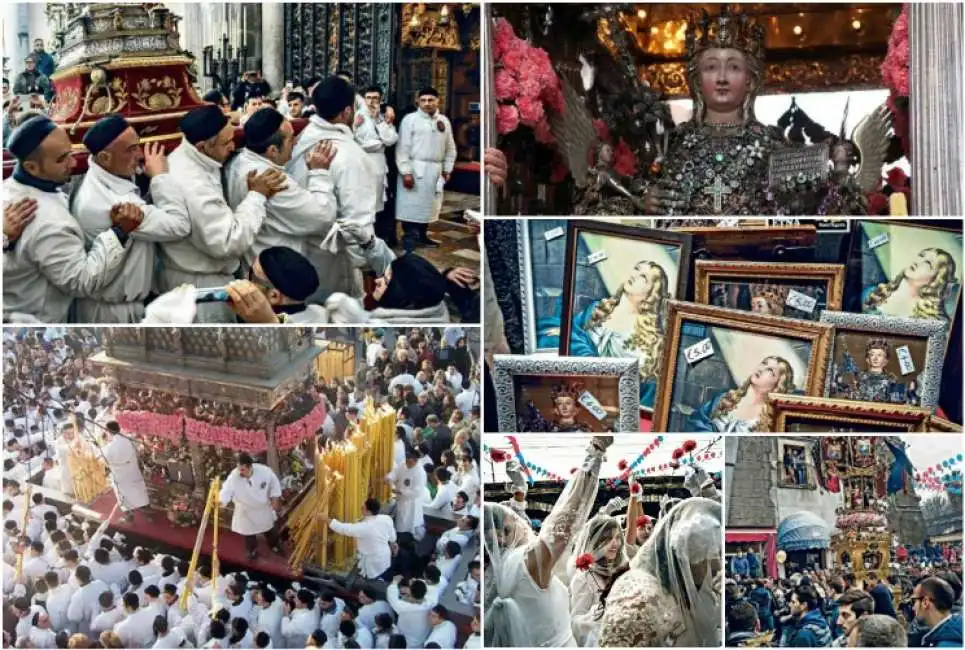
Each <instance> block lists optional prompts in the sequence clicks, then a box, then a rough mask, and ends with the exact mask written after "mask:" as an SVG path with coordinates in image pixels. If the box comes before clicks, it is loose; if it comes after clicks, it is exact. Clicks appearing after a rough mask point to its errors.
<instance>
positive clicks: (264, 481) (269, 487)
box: [220, 463, 281, 535]
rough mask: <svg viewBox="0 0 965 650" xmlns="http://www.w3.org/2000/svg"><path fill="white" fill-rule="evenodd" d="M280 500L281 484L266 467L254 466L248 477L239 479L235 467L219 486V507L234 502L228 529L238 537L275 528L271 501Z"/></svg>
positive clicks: (256, 464) (240, 476) (257, 464)
mask: <svg viewBox="0 0 965 650" xmlns="http://www.w3.org/2000/svg"><path fill="white" fill-rule="evenodd" d="M280 498H281V483H280V482H279V481H278V477H277V476H275V473H274V472H273V471H271V468H269V467H268V466H267V465H262V464H261V463H255V464H254V465H252V467H251V477H250V478H245V477H243V476H242V475H241V474H240V473H239V471H238V468H237V467H236V468H235V469H233V470H231V473H230V474H228V478H227V479H226V480H225V482H224V484H223V485H222V486H221V495H220V499H221V505H223V506H226V505H228V503H229V502H234V505H235V511H234V515H233V516H232V517H231V530H232V531H233V532H235V533H238V534H239V535H257V534H259V533H264V532H265V531H267V530H270V529H271V527H272V526H274V525H275V511H274V510H273V509H272V507H271V499H280Z"/></svg>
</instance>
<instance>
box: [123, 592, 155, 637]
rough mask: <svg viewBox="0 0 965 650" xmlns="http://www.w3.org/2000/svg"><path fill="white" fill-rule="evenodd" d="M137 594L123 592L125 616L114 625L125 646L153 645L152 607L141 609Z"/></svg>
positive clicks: (153, 613) (153, 614) (153, 615)
mask: <svg viewBox="0 0 965 650" xmlns="http://www.w3.org/2000/svg"><path fill="white" fill-rule="evenodd" d="M140 603H141V599H140V598H138V597H137V594H124V611H125V612H127V618H125V619H124V620H123V621H121V622H119V623H118V624H116V625H115V626H114V632H115V633H117V636H119V637H120V638H121V643H123V644H124V645H123V647H125V648H150V647H151V646H153V645H154V617H155V616H157V612H156V611H155V610H154V609H141V608H140Z"/></svg>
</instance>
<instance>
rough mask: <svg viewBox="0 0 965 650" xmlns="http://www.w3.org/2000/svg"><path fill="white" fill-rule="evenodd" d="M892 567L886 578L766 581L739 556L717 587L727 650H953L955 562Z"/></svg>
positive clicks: (956, 642) (835, 573)
mask: <svg viewBox="0 0 965 650" xmlns="http://www.w3.org/2000/svg"><path fill="white" fill-rule="evenodd" d="M748 556H753V560H756V569H755V568H753V566H755V564H754V563H753V562H748ZM892 566H893V570H892V572H891V573H890V575H888V576H887V578H885V577H884V576H882V575H879V573H878V572H874V571H872V572H869V573H868V574H867V575H866V576H864V579H863V580H859V579H858V578H857V577H856V576H855V574H854V573H853V572H850V571H843V570H828V569H819V568H816V569H804V570H803V571H801V572H799V573H795V574H794V575H792V576H790V577H789V578H784V579H772V578H767V577H762V573H761V567H760V561H759V559H758V558H757V556H756V554H753V553H747V554H746V555H745V554H742V557H741V558H740V559H736V558H735V561H732V562H731V573H730V576H731V577H730V578H729V579H728V581H727V584H726V586H725V602H726V618H727V646H728V647H758V648H760V647H782V648H785V647H792V648H820V647H829V646H830V647H858V648H905V647H907V648H961V647H962V609H961V606H962V581H961V564H960V563H958V562H957V561H956V562H955V563H954V564H952V563H950V562H949V561H947V560H946V559H945V558H944V557H941V556H940V557H939V558H938V559H936V560H934V561H929V562H922V563H918V562H907V561H905V562H895V563H894V564H893V565H892ZM735 568H737V569H742V570H743V571H744V573H735V572H734V571H733V570H734V569H735Z"/></svg>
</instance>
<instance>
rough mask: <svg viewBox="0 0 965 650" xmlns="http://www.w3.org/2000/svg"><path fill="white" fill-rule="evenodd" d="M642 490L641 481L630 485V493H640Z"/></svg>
mask: <svg viewBox="0 0 965 650" xmlns="http://www.w3.org/2000/svg"><path fill="white" fill-rule="evenodd" d="M640 490H641V488H640V484H639V483H634V484H633V485H631V486H630V494H640Z"/></svg>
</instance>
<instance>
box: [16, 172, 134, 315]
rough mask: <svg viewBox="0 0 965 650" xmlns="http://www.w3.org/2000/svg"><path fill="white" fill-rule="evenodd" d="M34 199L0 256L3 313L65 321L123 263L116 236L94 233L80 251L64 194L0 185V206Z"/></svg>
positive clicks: (80, 236) (76, 227) (80, 238)
mask: <svg viewBox="0 0 965 650" xmlns="http://www.w3.org/2000/svg"><path fill="white" fill-rule="evenodd" d="M24 198H30V199H35V200H36V201H37V214H36V216H35V217H34V220H33V221H32V222H30V223H29V224H27V227H26V228H24V230H23V234H22V235H21V236H20V239H18V240H17V242H16V244H15V246H14V248H13V250H12V251H10V252H5V253H4V254H3V313H4V316H6V315H8V314H11V313H18V314H28V315H30V316H33V317H34V318H36V319H37V320H39V321H41V322H44V323H66V322H67V312H68V310H69V309H70V303H71V301H73V299H74V298H76V297H78V296H91V295H94V294H95V293H96V292H97V291H99V290H101V289H102V288H103V287H105V286H107V284H108V283H109V282H110V281H111V280H113V279H114V277H116V275H117V273H118V271H119V270H120V268H121V264H122V263H123V261H124V247H123V246H121V243H120V241H118V239H117V235H115V234H114V232H113V231H107V232H104V233H102V234H100V235H98V237H97V239H96V240H95V241H94V243H93V245H92V246H91V248H90V251H87V250H85V248H84V233H83V231H82V230H81V227H80V224H78V223H77V220H76V219H74V217H73V215H71V214H70V210H69V209H68V207H67V195H65V194H63V193H62V192H44V191H41V190H39V189H37V188H34V187H30V186H28V185H23V184H22V183H19V182H17V181H16V180H15V179H14V178H13V177H10V178H8V179H7V180H5V181H4V182H3V199H4V206H6V205H9V204H10V203H16V202H17V201H19V200H20V199H24Z"/></svg>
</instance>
